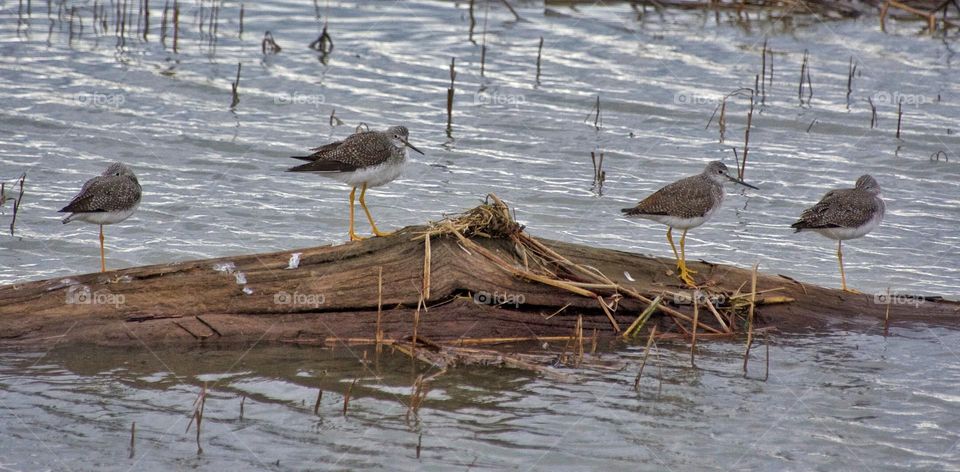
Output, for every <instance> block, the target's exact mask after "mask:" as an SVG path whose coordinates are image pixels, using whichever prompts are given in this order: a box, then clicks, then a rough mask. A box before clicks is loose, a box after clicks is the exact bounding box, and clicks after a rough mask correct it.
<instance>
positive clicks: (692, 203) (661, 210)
mask: <svg viewBox="0 0 960 472" xmlns="http://www.w3.org/2000/svg"><path fill="white" fill-rule="evenodd" d="M727 180H730V181H733V182H736V183H738V184H740V185H743V186H746V187H750V188H752V189H756V188H757V187H754V186H753V185H750V184H748V183H746V182H744V181H743V180H740V179H738V178H736V177H734V176H732V175H730V173H729V171H728V170H727V166H726V165H724V163H722V162H720V161H713V162H711V163H709V164H707V167H706V168H705V169H703V172H702V173H700V174H698V175H693V176H690V177H686V178H683V179H680V180H678V181H676V182H674V183H672V184H670V185H667V186H666V187H663V188H661V189H660V190H657V191H656V192H654V193H653V194H652V195H650V196H648V197H647V198H645V199H643V201H642V202H640V203H639V204H637V206H635V207H632V208H624V209H622V210H620V211H622V212H623V213H624V214H625V215H626V216H638V217H640V218H646V219H648V220H653V221H656V222H658V223H662V224H665V225H667V227H668V229H667V241H669V242H670V248H671V249H673V255H674V257H676V259H677V269H678V270H679V271H680V272H679V274H678V276H679V278H680V280H682V281H683V282H684V283H686V284H687V285H689V286H691V287H696V282H695V281H694V280H693V277H691V274H695V273H696V272H695V271H693V270H690V269H689V268H687V263H686V251H685V250H684V243H685V242H686V239H687V230H690V229H692V228H696V227H697V226H700V225H702V224H704V223H706V222H707V220H709V219H710V217H711V216H713V214H714V213H716V211H717V209H719V208H720V204H721V203H723V195H724V190H723V184H724V182H726V181H727ZM674 228H677V229H682V230H683V235H682V236H680V253H679V254H677V247H676V246H675V245H674V244H673V229H674Z"/></svg>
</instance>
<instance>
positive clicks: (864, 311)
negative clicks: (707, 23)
mask: <svg viewBox="0 0 960 472" xmlns="http://www.w3.org/2000/svg"><path fill="white" fill-rule="evenodd" d="M494 200H495V201H496V203H495V204H492V205H482V206H481V207H477V208H476V209H474V210H471V211H469V212H467V213H465V214H464V216H462V217H460V218H459V219H451V220H445V221H444V222H440V223H434V224H432V225H431V226H417V227H408V228H404V229H403V230H400V231H398V232H397V233H395V234H394V235H391V236H389V237H383V238H374V239H368V240H365V241H361V242H353V243H347V244H343V245H339V246H324V247H314V248H307V249H298V250H291V251H283V252H275V253H269V254H254V255H243V256H234V257H224V258H218V259H208V260H198V261H191V262H180V263H173V264H162V265H153V266H146V267H135V268H129V269H122V270H116V271H112V272H108V273H104V274H98V273H94V274H86V275H78V276H74V277H63V278H56V279H50V280H41V281H32V282H26V283H20V284H14V285H6V286H2V287H0V345H3V346H7V347H11V346H13V347H25V348H35V347H51V346H54V345H75V344H90V345H105V346H106V345H110V346H139V345H164V344H166V345H170V344H181V345H189V344H217V345H221V344H250V343H254V342H260V343H266V342H273V343H296V344H317V345H332V344H334V345H335V344H338V343H347V344H349V343H364V342H369V341H370V340H375V339H381V340H382V341H383V342H384V343H386V344H390V343H395V342H401V341H403V340H407V341H404V342H407V343H409V341H410V340H411V336H414V335H416V336H419V338H420V339H421V340H423V342H429V343H441V344H447V345H456V344H461V345H468V344H480V343H482V342H483V340H510V339H538V338H544V339H550V338H553V339H556V337H561V336H570V335H572V334H574V333H575V329H577V327H578V326H579V327H580V329H579V332H580V333H584V332H585V333H586V334H585V336H587V337H590V336H592V334H593V333H594V330H596V332H597V333H598V336H601V337H607V338H610V337H612V336H615V335H619V334H621V333H622V332H623V331H625V330H627V328H628V327H629V326H631V325H632V324H634V322H635V321H636V320H637V318H638V315H640V314H641V313H642V312H643V311H644V310H645V309H646V308H648V307H649V305H650V303H649V302H650V299H653V298H655V297H658V296H660V297H662V298H661V299H660V303H659V305H657V307H656V310H655V311H652V312H651V313H655V315H654V316H653V317H652V320H653V321H652V322H650V323H647V327H646V328H645V329H644V330H643V331H644V332H647V331H648V330H649V329H650V328H651V327H652V326H653V325H654V324H656V325H658V326H659V327H658V329H657V333H664V334H663V335H665V336H680V337H683V336H688V335H689V334H690V333H691V331H692V330H693V328H694V326H692V325H691V323H690V321H691V320H692V318H691V317H692V316H693V311H694V310H693V306H692V304H691V303H690V300H691V299H692V294H691V292H690V290H689V289H687V288H684V287H682V286H680V285H678V281H677V279H676V276H675V275H674V274H673V269H674V261H673V260H672V259H664V258H656V257H650V256H646V255H640V254H632V253H627V252H622V251H614V250H609V249H600V248H596V247H587V246H582V245H575V244H568V243H563V242H558V241H547V240H543V241H539V240H536V239H535V238H532V237H531V236H529V235H528V234H527V233H526V232H525V231H524V230H523V228H522V227H521V226H520V225H518V224H516V223H515V222H513V221H512V220H511V219H510V217H509V210H508V209H506V206H505V205H503V204H502V202H500V201H499V200H496V198H495V197H494ZM478 215H479V216H478ZM427 235H429V237H427ZM428 241H429V242H428ZM689 264H690V267H691V268H693V269H694V270H696V271H698V274H697V280H698V281H699V282H701V283H702V284H703V285H704V290H705V294H707V296H709V297H712V298H713V302H714V304H716V305H717V306H716V308H715V309H714V307H713V306H711V307H707V306H706V304H705V303H704V304H700V305H698V307H699V323H700V324H699V325H697V327H696V330H697V332H698V333H701V334H698V337H700V336H704V338H709V337H710V336H736V335H742V334H745V330H746V329H750V328H746V326H747V325H748V324H750V325H752V327H753V328H756V329H777V330H780V331H782V332H801V331H810V330H824V329H829V328H835V327H842V328H844V329H858V330H867V329H878V328H879V329H883V326H884V324H885V321H884V320H885V319H887V318H888V319H889V321H890V324H891V325H898V324H899V325H902V324H904V323H927V324H935V325H944V326H957V324H958V320H960V303H957V302H953V301H946V300H942V299H939V297H935V298H930V297H927V298H925V299H915V298H907V299H905V298H903V297H900V298H898V297H896V296H895V297H892V298H893V300H894V301H898V300H899V301H903V300H909V301H918V303H917V304H904V303H889V304H888V303H878V302H877V300H876V297H875V296H874V295H873V294H863V295H855V294H848V293H844V292H841V291H839V290H836V289H830V288H824V287H818V286H813V285H808V284H803V283H801V282H798V281H795V280H793V279H790V278H787V277H784V276H780V275H770V274H762V273H761V274H759V275H758V276H757V277H756V280H755V284H756V290H755V291H752V289H751V286H752V282H753V281H752V278H753V276H754V272H753V271H751V270H746V269H741V268H737V267H731V266H725V265H716V264H709V263H706V262H702V261H701V262H690V263H689ZM591 274H596V275H593V276H591ZM602 280H606V281H607V282H603V283H599V282H598V281H602ZM575 292H576V293H575ZM718 297H719V299H718ZM724 297H726V298H727V301H724V300H723V298H724ZM749 299H754V300H755V303H753V305H754V306H753V307H751V308H755V315H754V316H753V317H751V318H749V321H748V318H747V311H748V308H747V307H746V305H747V304H748V303H746V302H747V301H748V300H749ZM730 300H739V301H740V303H739V304H736V303H728V302H730ZM601 303H602V304H603V306H601ZM726 304H729V305H731V306H727V307H726V308H725V307H724V305H726ZM418 307H419V310H418ZM708 309H709V311H708ZM713 311H716V312H718V316H714V315H713V314H711V312H713ZM719 315H722V316H719ZM378 320H379V321H378ZM719 320H725V321H719ZM718 321H719V322H718ZM378 326H379V327H380V329H379V332H378ZM634 327H636V325H635V324H634ZM415 330H416V333H414V331H415ZM638 335H639V336H641V337H642V336H644V334H643V333H638ZM581 336H584V335H583V334H581ZM414 339H416V338H414ZM581 343H582V338H581Z"/></svg>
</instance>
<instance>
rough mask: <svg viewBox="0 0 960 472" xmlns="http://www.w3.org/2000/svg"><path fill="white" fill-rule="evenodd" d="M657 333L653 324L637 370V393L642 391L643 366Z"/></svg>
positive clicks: (635, 386) (635, 388) (634, 381)
mask: <svg viewBox="0 0 960 472" xmlns="http://www.w3.org/2000/svg"><path fill="white" fill-rule="evenodd" d="M657 298H660V297H657ZM656 335H657V325H653V328H650V335H649V336H647V346H646V347H645V348H644V349H643V361H641V362H640V371H639V372H637V377H636V378H635V379H633V389H634V390H636V391H637V393H640V377H641V376H642V375H643V368H644V367H646V365H647V358H648V357H650V346H652V345H653V342H654V341H653V340H654V338H655V337H656Z"/></svg>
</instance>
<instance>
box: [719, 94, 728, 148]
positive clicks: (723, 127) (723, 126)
mask: <svg viewBox="0 0 960 472" xmlns="http://www.w3.org/2000/svg"><path fill="white" fill-rule="evenodd" d="M717 125H718V127H719V128H720V144H723V141H724V139H726V134H727V101H726V100H724V101H723V102H721V103H720V119H719V120H718V121H717Z"/></svg>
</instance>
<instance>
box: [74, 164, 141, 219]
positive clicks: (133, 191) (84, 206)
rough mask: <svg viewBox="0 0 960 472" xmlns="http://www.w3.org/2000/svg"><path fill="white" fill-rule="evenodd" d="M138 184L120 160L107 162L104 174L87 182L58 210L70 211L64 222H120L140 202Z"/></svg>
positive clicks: (131, 172) (131, 212) (135, 177)
mask: <svg viewBox="0 0 960 472" xmlns="http://www.w3.org/2000/svg"><path fill="white" fill-rule="evenodd" d="M140 196H141V187H140V182H139V181H137V176H136V175H134V173H133V171H132V170H130V168H129V167H127V166H125V165H124V164H122V163H120V162H116V163H113V164H111V165H110V167H108V168H107V170H106V171H104V172H103V174H101V175H98V176H96V177H94V178H92V179H90V180H88V181H87V182H86V183H84V184H83V187H82V188H81V189H80V192H79V193H78V194H77V195H76V196H75V197H73V200H71V201H70V203H69V204H67V206H65V207H63V208H62V209H61V210H60V212H61V213H70V215H67V217H66V218H64V219H63V222H64V223H69V222H71V221H73V220H80V221H86V222H89V223H95V224H111V223H119V222H120V221H123V220H125V219H127V218H128V217H129V216H130V215H131V214H133V212H134V211H135V210H136V208H137V205H139V204H140Z"/></svg>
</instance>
